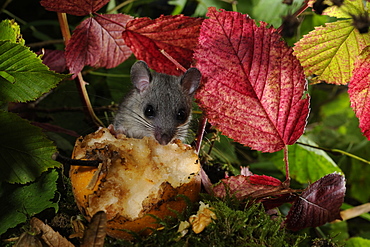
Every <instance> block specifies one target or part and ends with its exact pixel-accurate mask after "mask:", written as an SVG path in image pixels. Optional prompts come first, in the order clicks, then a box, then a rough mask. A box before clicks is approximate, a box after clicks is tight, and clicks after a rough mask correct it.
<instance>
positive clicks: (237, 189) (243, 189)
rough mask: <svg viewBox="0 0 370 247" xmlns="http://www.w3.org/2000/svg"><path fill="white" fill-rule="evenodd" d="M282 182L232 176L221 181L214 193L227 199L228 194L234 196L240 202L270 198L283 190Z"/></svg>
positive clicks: (267, 177) (271, 179)
mask: <svg viewBox="0 0 370 247" xmlns="http://www.w3.org/2000/svg"><path fill="white" fill-rule="evenodd" d="M282 189H283V188H282V184H281V181H280V180H278V179H276V178H273V177H269V176H265V175H252V176H243V175H239V176H231V177H228V178H225V179H221V183H219V184H217V185H216V186H215V187H214V188H213V192H214V193H215V196H217V197H221V198H223V197H225V196H226V195H227V193H229V194H230V195H234V196H235V197H236V198H237V199H238V200H243V199H247V198H249V197H250V198H259V197H264V196H268V195H269V194H270V193H272V192H277V191H280V190H282Z"/></svg>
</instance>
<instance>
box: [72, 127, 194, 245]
mask: <svg viewBox="0 0 370 247" xmlns="http://www.w3.org/2000/svg"><path fill="white" fill-rule="evenodd" d="M72 158H74V159H82V160H100V161H102V162H101V164H100V166H99V168H95V167H86V166H73V167H71V170H70V178H71V183H72V186H73V193H74V196H75V200H76V203H77V205H78V207H79V209H80V211H81V212H82V213H83V214H84V215H85V217H86V218H87V219H88V220H89V219H90V218H91V217H92V216H93V215H94V214H95V213H97V212H99V211H105V212H106V213H107V220H108V221H107V234H108V235H110V236H112V237H115V238H121V239H130V238H131V236H132V235H131V234H129V233H128V232H127V231H125V230H129V231H134V232H140V233H142V234H148V233H150V232H151V229H150V228H156V227H157V224H156V223H155V222H156V219H155V218H154V217H152V216H150V215H148V214H151V215H155V216H157V217H159V218H162V219H163V218H165V217H166V216H169V215H171V216H175V214H174V213H173V210H175V211H178V212H182V211H183V210H184V209H185V208H186V206H187V205H186V202H185V200H184V199H183V198H182V197H179V196H178V195H185V196H187V197H188V198H189V199H190V200H192V201H196V200H198V195H199V192H200V185H201V183H200V175H199V171H200V165H199V162H198V156H197V155H196V153H195V151H194V150H193V149H192V148H191V147H190V146H188V145H185V144H183V143H181V142H180V141H175V143H171V144H168V145H165V146H163V145H160V144H158V143H157V141H155V140H154V139H153V138H150V137H144V138H143V139H133V138H126V137H125V136H124V135H118V136H114V135H112V134H111V133H110V131H109V129H106V128H102V129H100V130H98V131H97V132H95V133H92V134H89V135H87V136H86V137H85V138H79V139H78V140H77V141H76V144H75V148H74V151H73V154H72Z"/></svg>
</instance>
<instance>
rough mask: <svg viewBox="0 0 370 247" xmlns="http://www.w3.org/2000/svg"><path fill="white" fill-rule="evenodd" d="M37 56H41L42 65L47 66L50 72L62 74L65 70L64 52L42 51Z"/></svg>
mask: <svg viewBox="0 0 370 247" xmlns="http://www.w3.org/2000/svg"><path fill="white" fill-rule="evenodd" d="M37 54H38V55H40V54H42V56H41V59H42V63H43V64H45V65H46V66H48V67H49V68H50V70H53V71H55V72H57V73H62V72H64V71H65V70H66V69H67V66H66V58H65V55H64V51H60V50H48V49H43V50H42V51H39V52H37Z"/></svg>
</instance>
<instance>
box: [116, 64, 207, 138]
mask: <svg viewBox="0 0 370 247" xmlns="http://www.w3.org/2000/svg"><path fill="white" fill-rule="evenodd" d="M200 80H201V73H200V72H199V70H198V69H196V68H190V69H188V70H187V71H186V72H185V73H184V74H183V75H182V76H172V75H167V74H162V73H157V72H155V71H150V70H149V67H148V65H147V64H146V63H145V62H144V61H137V62H136V63H135V64H134V65H133V66H132V68H131V82H132V84H133V86H134V88H133V89H132V90H131V91H130V92H129V93H128V95H127V96H126V97H125V98H124V100H123V101H122V103H121V104H120V105H119V108H118V112H117V113H116V116H115V119H114V122H113V126H114V129H115V131H116V132H117V133H123V134H125V135H126V136H128V137H132V138H142V137H144V136H152V137H154V138H155V139H156V140H157V141H158V143H160V144H162V145H166V144H168V143H169V142H171V141H172V140H174V139H180V140H182V141H184V139H185V138H186V136H187V132H188V126H189V121H190V119H191V108H192V99H193V95H194V93H195V91H196V90H197V88H198V86H199V83H200Z"/></svg>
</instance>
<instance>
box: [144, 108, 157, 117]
mask: <svg viewBox="0 0 370 247" xmlns="http://www.w3.org/2000/svg"><path fill="white" fill-rule="evenodd" d="M144 115H145V117H147V118H154V116H155V112H154V107H153V106H152V105H147V106H146V107H145V109H144Z"/></svg>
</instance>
